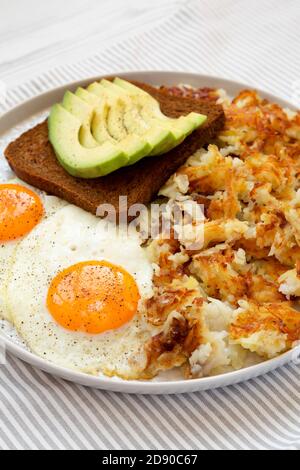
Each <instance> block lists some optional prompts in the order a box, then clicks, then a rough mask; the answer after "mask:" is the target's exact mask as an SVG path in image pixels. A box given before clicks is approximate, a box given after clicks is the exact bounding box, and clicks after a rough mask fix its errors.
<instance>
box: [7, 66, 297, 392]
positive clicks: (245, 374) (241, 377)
mask: <svg viewBox="0 0 300 470" xmlns="http://www.w3.org/2000/svg"><path fill="white" fill-rule="evenodd" d="M107 76H120V77H124V78H126V77H127V78H132V79H136V80H141V81H145V77H148V78H150V80H148V81H150V83H155V82H156V84H157V85H158V84H166V82H167V81H169V80H170V79H171V78H172V77H173V78H174V81H175V80H176V82H177V83H178V81H179V82H181V83H182V79H179V78H176V77H186V78H184V79H183V80H184V81H185V80H189V81H192V82H193V81H202V82H203V81H205V82H206V81H207V82H210V83H211V82H213V83H215V84H218V87H219V88H224V89H226V90H227V89H229V88H234V89H240V90H242V89H249V88H251V89H253V88H254V89H256V90H257V91H258V92H259V93H260V94H261V95H262V96H263V97H265V98H267V99H269V100H273V101H275V102H277V103H279V104H280V105H281V106H284V107H289V108H290V109H295V106H294V105H293V103H292V102H289V101H288V100H285V99H282V98H280V97H278V96H276V95H274V94H272V93H270V92H267V91H265V90H262V89H259V88H257V87H255V86H253V85H251V84H246V83H243V82H239V81H235V80H231V79H227V78H222V77H217V76H214V75H206V74H201V73H194V72H184V71H166V70H164V71H159V70H152V71H150V70H145V71H127V72H112V73H111V74H109V75H108V74H105V75H101V74H100V75H95V76H91V77H87V78H84V79H80V80H74V81H71V82H68V83H65V84H64V85H61V86H58V87H54V88H51V89H50V90H48V91H46V92H44V93H41V94H38V95H36V96H34V97H32V98H30V99H28V100H26V101H23V102H22V103H21V104H18V105H17V106H14V107H13V108H11V109H9V110H8V111H6V112H5V113H3V114H2V115H0V137H1V134H3V133H6V132H8V131H9V130H10V129H12V128H13V127H15V126H17V125H18V124H21V123H22V122H24V121H25V120H26V119H29V118H30V117H32V116H33V115H34V114H38V113H42V112H43V111H45V110H46V109H47V107H48V106H47V105H46V103H49V102H50V98H51V103H53V102H54V101H55V100H54V98H53V99H52V97H53V96H54V95H56V96H58V95H60V94H63V92H64V91H66V90H67V89H73V88H75V87H77V86H85V84H88V83H90V82H92V81H96V80H99V79H101V78H103V77H107ZM186 83H188V84H190V82H186ZM211 86H212V87H214V86H215V85H212V84H211ZM42 103H44V104H45V106H44V105H43V106H42ZM37 108H39V110H37ZM20 115H21V116H22V117H23V119H20V118H19V117H18V116H20ZM0 336H1V341H2V343H4V347H5V349H6V351H7V352H8V353H9V354H12V355H13V356H15V357H18V358H19V359H21V360H23V361H24V362H25V363H27V364H30V365H31V366H33V367H37V368H38V369H40V370H42V371H44V372H46V373H49V374H51V375H52V376H55V377H58V378H61V379H64V380H67V381H69V382H73V383H75V384H79V385H84V386H87V387H92V388H97V389H102V390H107V391H114V392H121V393H134V394H177V393H186V392H195V391H204V390H210V389H215V388H219V387H224V386H228V385H233V384H237V383H241V382H244V381H247V380H249V379H251V378H256V377H258V376H261V375H263V374H265V373H267V372H270V371H272V370H275V369H277V368H278V367H280V366H282V365H284V364H287V363H289V362H290V361H291V360H292V359H293V356H294V354H295V348H294V349H292V350H290V351H287V352H286V353H284V354H282V355H280V356H278V357H276V358H274V359H269V360H267V361H264V362H262V363H259V364H256V365H252V366H250V367H246V368H244V369H241V370H237V371H233V372H228V373H225V374H220V375H217V376H213V377H204V378H199V379H191V380H184V379H183V380H170V381H164V380H162V381H138V380H129V381H125V380H120V379H114V378H110V377H105V376H103V377H101V376H100V377H99V376H91V375H88V374H84V373H82V372H77V371H75V370H72V369H67V368H64V367H61V366H57V365H55V364H52V363H50V362H47V361H45V359H43V358H41V357H39V356H37V355H36V354H34V353H32V352H30V351H28V350H26V349H24V348H23V347H21V346H19V345H18V344H16V343H14V342H13V341H12V340H10V339H9V337H7V336H6V335H5V334H3V333H2V332H0ZM296 349H297V348H296Z"/></svg>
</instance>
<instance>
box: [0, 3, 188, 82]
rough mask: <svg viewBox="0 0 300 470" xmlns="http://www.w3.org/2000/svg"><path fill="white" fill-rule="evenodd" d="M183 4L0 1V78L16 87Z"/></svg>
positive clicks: (134, 31) (145, 26)
mask: <svg viewBox="0 0 300 470" xmlns="http://www.w3.org/2000/svg"><path fill="white" fill-rule="evenodd" d="M184 3H186V0H151V1H149V0H51V1H49V2H44V1H41V0H22V1H20V0H0V79H1V80H3V81H5V82H6V83H7V85H8V86H10V87H11V86H14V85H18V84H19V83H22V82H24V81H26V80H27V79H29V78H32V77H34V76H35V75H38V74H40V73H41V72H42V71H45V70H48V69H50V68H53V67H57V66H58V65H65V64H67V63H69V62H77V61H80V60H82V59H85V58H86V57H88V56H90V55H92V54H94V53H95V52H100V51H101V50H103V49H106V48H107V45H108V44H109V45H113V44H114V43H115V42H116V41H120V40H122V38H128V37H129V36H130V35H132V34H137V33H139V32H140V31H145V30H147V29H151V28H152V27H153V26H154V25H156V24H158V22H161V21H164V20H165V19H166V18H168V16H169V15H170V14H172V13H173V12H174V11H176V9H178V8H179V7H180V6H181V5H183V4H184Z"/></svg>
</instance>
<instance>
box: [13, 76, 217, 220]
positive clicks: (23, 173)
mask: <svg viewBox="0 0 300 470" xmlns="http://www.w3.org/2000/svg"><path fill="white" fill-rule="evenodd" d="M134 83H135V84H136V85H138V86H139V87H141V88H143V89H144V90H145V91H147V92H148V93H150V94H151V95H152V96H153V97H154V98H156V99H157V100H158V101H159V103H160V105H161V109H162V111H163V112H164V113H165V114H166V115H167V116H169V117H178V116H182V115H186V114H188V113H189V112H191V111H194V112H198V113H202V114H205V115H207V116H208V119H207V122H206V123H205V124H204V125H203V126H202V127H201V128H200V129H198V130H196V131H195V132H194V133H193V134H192V135H191V136H189V137H188V138H187V139H186V140H185V141H184V142H183V143H182V144H181V145H179V146H178V147H177V148H175V149H173V150H171V151H170V152H168V153H167V154H165V155H163V156H159V157H149V158H144V159H143V160H141V161H140V162H139V163H137V164H135V165H133V166H130V167H126V168H122V169H120V170H118V171H116V172H114V173H111V174H109V175H107V176H105V177H102V178H97V179H88V180H86V179H81V178H75V177H73V176H71V175H69V174H68V173H67V172H66V171H65V170H64V169H63V167H62V166H61V165H60V164H59V162H58V161H57V159H56V156H55V153H54V150H53V148H52V145H51V144H50V142H49V140H48V126H47V121H44V122H43V123H41V124H39V125H37V126H36V127H34V128H33V129H31V130H29V131H28V132H25V133H24V134H23V135H21V137H19V138H18V139H17V140H15V141H14V142H12V143H11V144H10V145H9V146H8V147H7V149H6V150H5V156H6V158H7V160H8V162H9V164H10V166H11V168H12V169H13V171H14V172H15V173H16V175H17V176H18V177H19V178H21V179H22V180H23V181H26V182H27V183H29V184H31V185H33V186H35V187H37V188H39V189H41V190H44V191H46V192H47V193H50V194H53V195H55V196H58V197H60V198H62V199H65V200H66V201H68V202H70V203H71V204H75V205H77V206H79V207H81V208H82V209H85V210H86V211H89V212H91V213H93V214H96V212H97V209H98V207H99V205H100V204H112V205H113V206H114V207H115V208H116V211H117V213H119V196H127V198H128V207H130V206H131V205H133V204H137V203H139V204H147V203H149V202H150V201H151V200H152V199H153V198H154V197H155V196H156V194H157V193H158V191H159V189H160V188H161V186H162V185H163V184H164V183H165V182H166V181H167V180H168V178H169V177H170V176H171V175H172V174H173V173H174V172H175V171H176V170H177V169H178V167H179V166H181V165H182V164H183V163H184V162H185V161H186V159H187V158H188V157H189V156H190V155H191V154H193V153H194V152H195V151H196V150H197V149H199V148H200V147H202V146H203V145H205V144H207V143H209V142H210V141H211V140H212V139H213V138H214V137H215V136H216V134H217V133H218V132H219V131H220V130H221V129H222V127H223V126H224V123H225V116H224V112H223V109H222V108H221V107H220V106H217V105H213V104H209V103H207V102H203V101H201V100H192V99H187V98H181V97H180V98H178V97H175V96H170V95H169V94H168V93H167V92H165V91H161V90H157V89H156V88H153V87H152V86H150V85H146V84H143V83H137V82H134Z"/></svg>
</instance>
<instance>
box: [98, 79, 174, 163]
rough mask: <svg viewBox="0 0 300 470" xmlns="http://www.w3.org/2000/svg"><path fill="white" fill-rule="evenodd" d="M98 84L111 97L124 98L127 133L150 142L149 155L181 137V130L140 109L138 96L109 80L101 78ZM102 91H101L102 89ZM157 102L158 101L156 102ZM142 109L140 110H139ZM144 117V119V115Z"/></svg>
mask: <svg viewBox="0 0 300 470" xmlns="http://www.w3.org/2000/svg"><path fill="white" fill-rule="evenodd" d="M100 86H102V87H103V88H105V91H106V93H107V94H108V96H110V97H111V99H113V97H115V99H117V98H122V99H124V100H125V103H126V106H124V110H123V111H124V114H123V121H124V126H125V127H126V129H127V131H128V132H129V133H135V134H138V135H141V136H143V137H144V138H146V139H147V141H148V142H150V144H151V150H150V152H149V155H151V156H152V155H160V154H162V153H165V152H167V151H168V150H169V149H171V148H172V147H174V146H175V145H176V143H177V142H179V140H180V139H181V138H182V132H177V131H174V129H170V128H167V127H166V126H165V124H164V123H160V122H155V120H152V121H151V120H150V119H149V113H147V112H145V110H142V108H143V103H142V102H141V101H142V100H141V99H139V97H135V96H133V95H131V94H130V93H129V92H128V91H127V90H126V89H123V88H121V87H119V86H118V85H116V84H115V83H113V82H110V81H109V80H105V79H103V80H101V82H100ZM102 92H103V91H102ZM157 104H158V103H157ZM141 111H142V112H141ZM143 114H144V115H145V116H146V119H144V115H143Z"/></svg>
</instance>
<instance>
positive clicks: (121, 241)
mask: <svg viewBox="0 0 300 470" xmlns="http://www.w3.org/2000/svg"><path fill="white" fill-rule="evenodd" d="M74 221H76V223H74ZM111 228H112V227H111ZM14 258H15V261H14V264H13V267H12V269H11V272H10V275H9V282H8V286H7V290H6V297H7V303H8V307H9V313H10V317H11V319H12V323H13V324H14V326H15V327H16V329H17V331H18V333H19V334H20V336H21V337H22V339H23V340H24V341H25V343H26V344H27V346H28V347H29V348H30V350H31V351H32V352H35V353H36V354H38V355H39V356H41V357H43V358H45V359H46V360H49V361H51V362H53V363H55V364H57V365H60V366H63V367H67V368H71V369H76V370H79V371H82V372H86V373H92V374H93V373H95V374H97V373H98V372H103V373H105V374H107V375H118V376H120V377H123V378H126V379H130V378H136V377H138V376H139V375H140V373H141V371H142V370H143V368H144V367H145V361H146V357H145V353H144V348H143V345H144V343H145V341H146V340H147V339H148V338H149V335H150V332H149V329H148V326H147V322H146V320H145V318H144V316H143V314H142V313H141V308H140V306H141V304H142V302H143V300H145V299H147V298H149V297H150V296H151V295H152V275H153V269H152V265H151V263H150V262H149V261H148V259H147V257H146V254H145V252H144V250H143V248H141V246H140V239H139V237H138V235H137V234H136V233H130V235H128V234H127V233H122V231H119V233H115V232H114V230H110V231H107V227H106V226H105V222H104V221H101V220H99V219H97V218H96V217H94V216H92V215H91V214H88V213H86V212H85V211H83V210H81V209H79V208H77V207H74V206H69V205H68V206H66V207H65V208H63V209H61V210H60V211H58V212H57V213H56V214H55V215H53V217H51V218H49V220H47V221H45V223H43V224H40V225H39V226H38V227H37V228H36V229H35V230H34V231H33V232H31V233H30V234H29V235H28V236H27V237H26V238H25V239H24V240H22V242H21V243H20V244H19V245H18V247H17V249H16V253H15V257H14Z"/></svg>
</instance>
